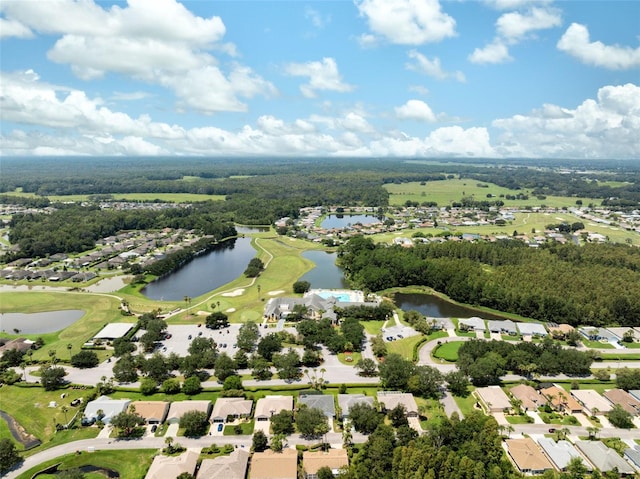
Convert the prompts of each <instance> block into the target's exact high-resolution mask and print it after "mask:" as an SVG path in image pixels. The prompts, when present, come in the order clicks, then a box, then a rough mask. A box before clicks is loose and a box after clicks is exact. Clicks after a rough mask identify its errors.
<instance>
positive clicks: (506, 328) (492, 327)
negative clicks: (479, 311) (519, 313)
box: [487, 319, 518, 336]
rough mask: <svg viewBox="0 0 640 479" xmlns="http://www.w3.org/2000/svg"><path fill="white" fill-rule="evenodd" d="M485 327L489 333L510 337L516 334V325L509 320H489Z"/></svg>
mask: <svg viewBox="0 0 640 479" xmlns="http://www.w3.org/2000/svg"><path fill="white" fill-rule="evenodd" d="M487 326H488V328H489V332H491V333H500V334H510V335H512V336H515V335H517V334H518V329H517V328H516V323H514V322H513V321H511V320H510V319H505V320H489V321H487Z"/></svg>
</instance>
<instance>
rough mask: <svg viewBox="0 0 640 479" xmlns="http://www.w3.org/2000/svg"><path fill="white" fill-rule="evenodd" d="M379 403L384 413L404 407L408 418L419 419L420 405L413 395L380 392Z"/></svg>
mask: <svg viewBox="0 0 640 479" xmlns="http://www.w3.org/2000/svg"><path fill="white" fill-rule="evenodd" d="M378 403H380V407H381V408H382V410H383V411H390V410H392V409H394V408H396V407H397V406H399V405H402V406H404V408H405V410H406V411H407V417H418V405H417V404H416V400H415V398H414V397H413V394H411V393H402V392H398V391H378Z"/></svg>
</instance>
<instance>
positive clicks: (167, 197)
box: [7, 191, 225, 203]
mask: <svg viewBox="0 0 640 479" xmlns="http://www.w3.org/2000/svg"><path fill="white" fill-rule="evenodd" d="M7 194H9V195H11V196H22V197H27V198H34V197H36V196H37V195H36V194H35V193H23V192H21V191H15V192H11V193H7ZM91 196H92V195H63V196H58V195H54V196H47V198H49V200H50V201H53V202H71V201H74V202H79V201H88V200H89V199H90V197H91ZM102 196H104V195H102ZM111 198H112V199H114V200H118V201H154V200H160V201H166V202H169V203H197V202H199V201H210V200H212V201H224V199H225V197H224V195H198V194H193V193H112V194H111Z"/></svg>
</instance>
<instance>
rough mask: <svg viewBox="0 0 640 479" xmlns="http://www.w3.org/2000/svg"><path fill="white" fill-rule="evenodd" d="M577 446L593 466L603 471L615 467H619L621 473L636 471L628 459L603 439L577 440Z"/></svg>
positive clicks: (628, 473) (627, 473)
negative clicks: (607, 444)
mask: <svg viewBox="0 0 640 479" xmlns="http://www.w3.org/2000/svg"><path fill="white" fill-rule="evenodd" d="M575 446H576V448H577V449H578V451H580V453H581V454H582V455H583V456H584V457H586V458H587V460H588V461H589V462H590V463H591V464H593V467H595V468H596V469H599V470H600V471H602V472H608V471H613V470H614V469H617V470H618V473H619V474H621V475H631V474H633V473H634V472H635V471H634V469H633V467H631V465H630V464H629V463H628V462H627V461H625V460H624V459H622V458H621V457H620V456H619V455H618V453H617V452H616V451H614V450H613V449H611V448H609V447H607V446H606V445H605V444H604V443H603V442H602V441H576V443H575Z"/></svg>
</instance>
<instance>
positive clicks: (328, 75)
mask: <svg viewBox="0 0 640 479" xmlns="http://www.w3.org/2000/svg"><path fill="white" fill-rule="evenodd" d="M285 71H286V72H287V73H288V74H289V75H292V76H302V77H309V83H306V84H304V85H302V86H300V90H301V91H302V94H303V95H304V96H306V97H307V98H315V97H316V92H317V91H318V90H331V91H338V92H348V91H351V90H353V86H352V85H349V84H348V83H344V82H343V81H342V76H341V75H340V73H339V72H338V65H337V64H336V61H335V60H334V59H333V58H328V57H327V58H323V59H322V61H321V62H307V63H290V64H288V65H287V66H286V67H285Z"/></svg>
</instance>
